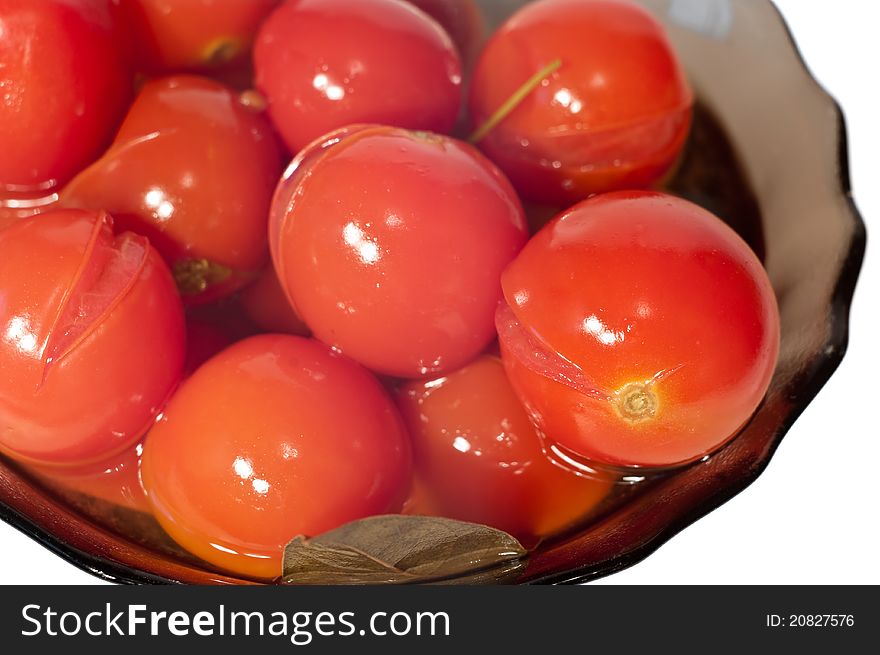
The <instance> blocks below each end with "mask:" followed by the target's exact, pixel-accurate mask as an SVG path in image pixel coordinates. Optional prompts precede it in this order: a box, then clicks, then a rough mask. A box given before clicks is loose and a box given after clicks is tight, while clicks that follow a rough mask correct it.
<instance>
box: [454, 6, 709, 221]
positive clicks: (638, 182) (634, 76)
mask: <svg viewBox="0 0 880 655" xmlns="http://www.w3.org/2000/svg"><path fill="white" fill-rule="evenodd" d="M553 62H558V63H559V68H558V69H557V70H555V71H554V72H552V73H551V74H549V75H548V76H547V77H546V78H545V79H544V80H543V81H542V82H541V83H540V84H539V85H538V86H537V87H536V88H535V89H534V90H532V91H531V92H530V93H528V94H527V95H526V97H525V98H524V99H523V100H522V102H521V103H519V104H518V105H517V106H516V108H515V109H514V110H513V111H512V112H511V113H510V114H509V115H508V116H507V117H506V118H505V119H504V120H503V121H502V122H501V123H500V124H499V125H498V126H497V127H495V128H494V129H493V130H491V131H490V132H489V133H488V134H487V136H486V137H485V138H484V139H483V140H482V141H480V144H479V145H480V148H481V149H482V150H483V151H484V152H486V154H487V155H488V156H489V157H490V158H491V159H492V160H493V161H495V162H496V163H497V164H498V165H499V167H501V169H502V170H503V171H504V172H505V173H506V174H507V175H508V176H509V177H510V179H511V181H512V182H513V184H514V186H515V187H517V190H519V191H520V192H521V193H522V194H523V195H524V196H526V197H527V198H528V199H530V200H535V201H537V202H544V203H548V204H559V205H562V206H567V205H569V204H571V203H573V202H577V201H578V200H581V199H583V198H585V197H587V196H588V195H590V194H593V193H600V192H603V191H610V190H614V189H627V188H642V187H647V186H650V185H651V184H652V183H653V182H655V181H656V180H657V179H658V178H660V177H661V176H662V175H663V173H664V172H665V171H666V170H668V169H669V167H670V166H671V165H672V164H673V162H674V160H675V158H676V156H677V155H678V152H679V151H680V150H681V147H682V146H683V144H684V141H685V138H686V136H687V133H688V128H689V126H690V120H691V104H692V102H693V96H692V93H691V91H690V87H689V86H688V83H687V80H686V79H685V76H684V71H683V70H682V68H681V65H680V63H679V62H678V59H677V57H676V54H675V52H674V50H673V49H672V46H671V44H670V43H669V41H668V39H667V38H666V35H665V32H664V30H663V26H662V25H661V24H660V23H659V22H658V21H657V19H655V18H654V17H653V16H651V14H650V13H648V11H647V10H645V9H644V8H642V7H640V6H639V5H637V4H635V3H633V2H631V1H629V0H540V1H538V2H533V3H529V4H527V5H526V6H525V7H523V8H522V9H521V10H519V11H518V12H517V13H516V14H514V15H513V16H512V17H511V18H510V19H508V21H507V22H506V23H504V25H502V26H501V27H500V28H499V30H498V31H497V32H496V33H495V34H494V35H493V36H492V38H491V39H490V40H489V42H488V43H487V45H486V47H485V49H484V50H483V52H482V53H481V55H480V58H479V61H478V63H477V67H476V69H475V71H474V77H473V81H472V84H471V87H470V111H471V120H472V122H473V126H474V127H477V126H479V125H481V124H483V123H484V122H486V121H487V120H488V119H489V117H490V116H492V115H493V114H494V113H495V112H496V111H497V110H498V109H499V108H500V107H501V106H502V105H503V104H504V103H505V102H506V101H507V100H508V99H509V98H510V97H511V96H512V95H513V94H514V92H515V91H516V90H517V89H518V88H519V87H521V86H522V85H523V84H524V83H525V82H526V81H527V80H528V79H529V78H530V77H532V76H533V75H535V74H537V73H539V72H540V71H541V70H543V69H544V68H545V67H547V66H548V65H551V64H552V63H553Z"/></svg>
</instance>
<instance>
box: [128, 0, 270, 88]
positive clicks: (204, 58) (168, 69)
mask: <svg viewBox="0 0 880 655" xmlns="http://www.w3.org/2000/svg"><path fill="white" fill-rule="evenodd" d="M279 2H280V0H174V2H168V0H126V2H125V3H124V4H123V10H124V11H125V12H126V16H127V19H128V24H129V26H130V28H131V29H132V31H133V33H134V35H135V38H136V43H137V50H138V62H139V65H140V68H141V69H142V70H144V71H147V72H149V73H153V74H156V73H166V74H167V73H178V72H182V71H189V72H201V73H210V72H212V71H216V70H218V69H224V68H226V67H228V66H229V65H230V64H234V63H236V62H238V61H241V60H243V59H246V58H247V53H248V51H249V49H250V47H251V45H252V44H253V41H254V38H255V36H256V33H257V29H258V28H259V26H260V23H261V22H262V21H263V19H264V18H265V17H266V16H267V15H268V14H269V12H270V11H272V9H274V8H275V7H276V6H277V5H278V3H279Z"/></svg>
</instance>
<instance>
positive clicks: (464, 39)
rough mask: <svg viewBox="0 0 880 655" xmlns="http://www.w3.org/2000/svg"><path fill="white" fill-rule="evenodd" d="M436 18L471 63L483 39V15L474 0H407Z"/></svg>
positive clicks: (465, 59)
mask: <svg viewBox="0 0 880 655" xmlns="http://www.w3.org/2000/svg"><path fill="white" fill-rule="evenodd" d="M407 2H409V3H410V4H413V5H415V6H416V7H418V8H419V9H421V10H422V11H424V12H425V13H426V14H428V15H429V16H430V17H431V18H433V19H434V20H436V21H437V22H438V23H440V25H441V26H442V27H443V29H445V30H446V32H447V33H448V34H449V36H450V37H451V38H452V41H453V42H454V43H455V46H456V47H457V48H458V52H459V53H460V54H461V58H462V60H463V61H464V62H466V63H471V62H472V61H473V59H474V58H476V56H477V53H478V52H479V48H480V46H481V45H482V41H483V31H484V25H483V17H482V15H481V14H480V9H479V7H477V4H476V2H474V0H407Z"/></svg>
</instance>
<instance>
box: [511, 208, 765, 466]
mask: <svg viewBox="0 0 880 655" xmlns="http://www.w3.org/2000/svg"><path fill="white" fill-rule="evenodd" d="M502 286H503V288H504V297H505V300H506V304H505V305H503V306H502V307H501V308H500V309H499V312H498V315H497V326H498V333H499V337H500V342H501V351H502V355H503V358H504V364H505V367H506V368H507V371H508V375H509V376H510V379H511V382H512V383H513V386H514V388H515V389H516V391H517V394H518V395H519V397H520V398H521V400H522V401H523V403H524V404H525V405H526V407H527V408H528V410H529V412H530V414H531V416H532V418H533V420H534V421H535V422H536V424H537V425H538V427H539V428H540V430H541V431H542V433H543V434H544V435H545V436H546V438H547V439H548V440H550V441H552V442H556V443H558V444H559V445H560V446H562V447H563V448H565V449H568V450H569V451H571V452H573V453H576V454H577V455H580V456H583V457H586V458H589V459H591V460H593V461H595V462H600V463H606V464H614V465H629V466H632V465H637V466H666V465H676V464H682V463H685V462H689V461H692V460H695V459H698V458H700V457H702V456H703V455H705V454H707V453H709V452H711V451H712V450H714V449H715V448H717V447H718V446H720V445H721V444H723V443H724V442H725V441H727V440H728V439H729V438H731V437H732V436H733V435H734V434H736V432H737V431H738V430H739V429H740V428H741V427H742V425H743V424H744V423H745V422H746V421H748V419H749V418H750V416H751V415H752V413H753V412H754V411H755V409H756V408H757V406H758V404H759V403H760V402H761V399H762V398H763V396H764V393H765V392H766V390H767V387H768V384H769V382H770V377H771V375H772V373H773V369H774V368H775V365H776V357H777V353H778V349H779V316H778V310H777V308H776V299H775V296H774V294H773V289H772V287H771V286H770V281H769V280H768V278H767V273H766V272H765V271H764V269H763V267H762V266H761V263H760V262H759V261H758V258H757V257H756V256H755V255H754V253H753V252H752V251H751V250H750V249H749V247H748V245H746V243H745V242H744V241H743V240H742V239H740V238H739V236H737V235H736V233H735V232H734V231H733V230H731V229H730V228H729V227H728V226H727V225H725V224H724V223H723V222H722V221H721V220H720V219H718V218H716V217H715V216H713V215H712V214H710V213H709V212H707V211H705V210H704V209H701V208H700V207H698V206H697V205H694V204H692V203H689V202H687V201H685V200H681V199H679V198H675V197H672V196H668V195H664V194H660V193H652V192H644V191H643V192H637V191H633V192H618V193H609V194H604V195H601V196H597V197H595V198H593V199H590V200H587V201H584V202H582V203H580V204H578V205H576V206H574V207H572V208H571V209H569V210H568V211H566V212H564V213H563V214H561V215H560V216H559V217H557V218H556V219H555V220H554V221H552V222H551V223H550V224H549V225H548V226H547V227H545V228H544V229H543V230H542V231H541V232H539V233H538V234H537V235H536V236H535V237H533V238H532V240H531V241H530V242H529V243H528V245H527V246H526V247H525V248H524V249H523V251H522V252H521V253H520V255H519V256H518V257H517V258H516V260H514V262H513V263H512V264H511V265H510V266H509V267H508V269H507V270H506V271H505V272H504V275H503V278H502Z"/></svg>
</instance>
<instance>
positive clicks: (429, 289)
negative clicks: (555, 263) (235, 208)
mask: <svg viewBox="0 0 880 655" xmlns="http://www.w3.org/2000/svg"><path fill="white" fill-rule="evenodd" d="M326 139H327V140H326V141H325V142H316V143H315V144H313V145H312V146H311V147H309V148H307V149H306V150H304V151H303V152H302V153H300V155H299V156H298V157H297V158H296V159H295V160H294V162H293V163H292V164H291V166H290V168H289V169H288V172H287V174H286V175H285V179H284V180H282V182H281V184H280V185H279V188H278V190H277V192H276V195H275V198H274V200H273V209H272V215H271V217H270V242H271V245H272V250H273V257H274V261H275V269H276V271H278V277H279V279H280V280H281V284H282V286H283V287H284V289H285V291H286V293H287V295H288V297H289V298H290V300H291V301H292V303H293V306H294V307H295V308H296V310H297V313H298V314H299V315H300V316H301V317H302V318H303V320H304V321H305V323H306V324H307V325H308V326H309V327H310V328H311V330H312V332H313V334H314V335H315V336H316V337H317V338H318V339H320V340H322V341H324V342H325V343H328V344H330V345H333V346H335V347H337V348H338V349H340V350H341V351H342V352H344V353H346V354H347V355H348V356H350V357H352V358H354V359H356V360H357V361H359V362H361V363H362V364H364V365H365V366H367V367H369V368H371V369H373V370H374V371H377V372H379V373H382V374H386V375H393V376H398V377H425V376H428V375H432V374H439V373H440V372H443V371H450V370H454V369H456V368H459V367H460V366H462V365H463V364H465V363H466V362H468V361H469V360H471V359H473V358H474V357H476V356H477V355H478V354H479V353H480V352H481V351H482V350H483V349H484V348H485V347H486V346H487V345H488V344H489V342H490V341H491V340H492V339H493V337H494V327H493V315H494V312H495V308H496V306H497V304H498V301H499V300H500V298H501V289H500V284H499V278H500V275H501V271H502V270H503V269H504V267H505V266H506V265H507V264H508V263H509V262H510V261H511V260H512V259H513V257H514V256H515V255H516V253H517V252H519V250H520V248H521V247H522V246H523V244H524V243H525V240H526V238H527V230H526V225H525V218H524V215H523V211H522V207H521V205H520V203H519V200H518V198H517V196H516V194H515V192H514V191H513V189H512V188H511V187H510V184H509V183H508V181H507V180H506V179H505V178H504V176H503V175H502V174H501V173H500V172H499V171H498V170H497V169H496V168H495V166H494V165H492V163H491V162H489V161H488V160H487V159H485V158H484V157H483V156H482V155H481V154H480V153H479V152H478V151H477V150H476V149H475V148H473V147H471V146H469V145H467V144H465V143H462V142H459V141H456V140H454V139H451V138H449V137H443V136H439V135H435V134H427V133H415V132H410V131H407V130H401V129H398V128H389V127H361V128H349V129H347V130H341V131H340V132H338V133H336V134H331V135H328V136H327V137H326Z"/></svg>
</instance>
